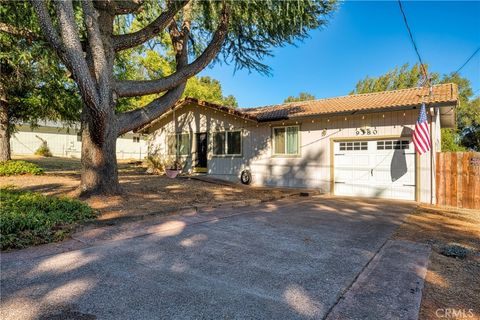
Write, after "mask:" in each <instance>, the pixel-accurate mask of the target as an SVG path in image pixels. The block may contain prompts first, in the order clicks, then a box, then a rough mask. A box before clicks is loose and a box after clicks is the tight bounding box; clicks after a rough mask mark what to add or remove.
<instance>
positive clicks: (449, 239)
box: [395, 207, 480, 320]
mask: <svg viewBox="0 0 480 320" xmlns="http://www.w3.org/2000/svg"><path fill="white" fill-rule="evenodd" d="M395 237H396V238H397V239H404V240H409V241H415V242H421V243H426V244H429V245H430V246H431V247H432V254H431V255H430V262H429V266H428V271H427V275H426V279H425V288H424V290H423V297H422V305H421V310H420V319H425V320H427V319H437V318H438V317H437V315H436V311H437V310H438V309H446V308H450V309H456V310H465V312H468V311H469V309H473V312H474V317H468V319H480V304H479V301H480V211H478V210H455V209H437V208H431V207H420V208H419V209H418V210H417V211H416V212H414V213H413V214H411V215H410V216H409V217H408V218H407V220H406V222H405V223H404V224H403V225H402V226H401V227H400V228H399V229H398V230H397V232H396V234H395ZM452 245H457V246H461V247H464V248H465V249H466V253H467V254H466V256H464V257H461V258H458V257H457V258H455V257H451V256H446V255H445V253H446V252H447V253H448V252H449V251H448V250H447V249H448V248H451V247H452ZM449 319H465V318H463V317H462V316H460V317H458V318H456V317H449Z"/></svg>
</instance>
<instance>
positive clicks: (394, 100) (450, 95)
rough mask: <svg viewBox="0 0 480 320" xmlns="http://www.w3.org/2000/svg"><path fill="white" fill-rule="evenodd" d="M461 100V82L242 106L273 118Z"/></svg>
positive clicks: (253, 113) (260, 116) (251, 112)
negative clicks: (253, 106)
mask: <svg viewBox="0 0 480 320" xmlns="http://www.w3.org/2000/svg"><path fill="white" fill-rule="evenodd" d="M457 100H458V88H457V85H456V84H453V83H446V84H439V85H435V86H433V87H432V95H431V96H430V95H429V89H428V88H410V89H401V90H392V91H382V92H375V93H365V94H354V95H348V96H342V97H336V98H327V99H320V100H311V101H301V102H290V103H285V104H279V105H272V106H265V107H257V108H246V109H240V110H241V111H242V112H243V113H245V114H248V115H251V116H255V117H256V119H257V120H258V121H273V120H282V119H290V118H297V117H305V116H313V115H321V114H332V113H333V114H334V113H353V112H356V111H369V110H375V109H388V108H402V107H414V106H420V105H421V104H422V102H425V103H427V104H443V103H451V104H456V103H457Z"/></svg>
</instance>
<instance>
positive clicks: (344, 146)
mask: <svg viewBox="0 0 480 320" xmlns="http://www.w3.org/2000/svg"><path fill="white" fill-rule="evenodd" d="M352 150H368V141H352V142H340V151H352Z"/></svg>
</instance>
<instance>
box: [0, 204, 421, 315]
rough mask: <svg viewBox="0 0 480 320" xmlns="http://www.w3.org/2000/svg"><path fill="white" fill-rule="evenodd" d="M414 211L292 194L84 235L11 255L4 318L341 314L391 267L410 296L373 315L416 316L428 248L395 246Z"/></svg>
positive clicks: (6, 264)
mask: <svg viewBox="0 0 480 320" xmlns="http://www.w3.org/2000/svg"><path fill="white" fill-rule="evenodd" d="M304 199H307V200H304ZM412 208H413V204H407V203H394V202H385V201H366V200H358V199H338V198H328V197H311V198H289V199H284V200H281V201H277V202H274V203H265V204H260V205H258V206H254V207H249V208H242V209H238V208H237V209H222V210H213V211H211V212H204V213H201V214H193V212H192V213H189V212H185V213H184V214H183V215H178V216H171V217H154V218H152V219H147V220H144V221H138V222H134V223H126V224H122V225H117V226H112V227H104V228H101V229H95V230H87V231H85V232H82V233H79V234H77V235H75V239H76V240H71V241H68V242H65V243H62V244H57V245H50V246H44V247H41V248H35V249H29V250H24V251H19V252H14V253H8V254H3V255H2V266H1V267H2V273H1V280H2V283H1V293H2V295H1V304H0V318H2V319H213V318H226V319H230V318H232V319H247V318H248V319H252V318H262V319H264V318H270V319H313V318H315V319H322V318H325V317H327V316H329V317H332V318H334V317H335V315H336V314H337V312H338V310H341V309H340V308H342V307H343V305H342V301H344V300H345V301H347V299H353V300H352V301H360V300H359V299H360V298H359V296H358V292H360V293H361V292H362V286H365V283H368V282H372V281H375V279H380V280H382V281H384V280H385V279H388V277H385V275H388V274H390V275H391V278H392V279H395V282H394V283H403V286H402V287H401V288H398V290H397V291H398V294H399V295H400V296H401V297H404V298H402V299H400V298H399V299H398V300H396V301H399V302H400V305H399V303H395V301H389V300H388V299H386V300H385V301H384V302H385V303H386V305H385V308H383V309H381V308H380V309H376V312H384V313H383V314H391V315H392V314H396V313H395V310H396V308H398V307H402V308H410V309H411V310H413V311H412V312H411V313H409V314H411V315H413V316H414V317H415V315H416V311H415V308H417V312H418V305H419V297H421V287H422V284H423V280H422V272H421V270H422V268H423V267H424V261H425V256H427V257H428V250H425V248H423V250H421V249H419V248H416V247H415V244H409V243H406V244H405V245H406V247H408V246H410V245H412V246H413V247H414V248H413V249H412V248H411V249H410V251H408V250H407V251H408V252H404V253H401V252H403V250H404V249H402V248H403V247H402V246H403V245H404V244H402V243H399V242H395V243H393V244H390V243H389V242H387V240H388V238H389V237H390V235H391V234H392V232H393V231H394V230H395V229H396V228H397V227H398V225H399V224H400V223H401V221H402V219H403V217H404V216H405V214H407V213H408V212H410V211H411V210H412ZM379 252H380V254H378V253H379ZM395 252H396V253H395ZM399 252H400V253H399ZM390 253H391V255H392V256H394V257H396V258H393V259H399V260H397V261H398V266H401V265H402V263H403V264H404V265H408V266H409V268H407V269H402V268H400V269H402V270H400V272H399V271H398V266H397V269H392V268H393V267H394V266H395V264H392V263H389V262H388V261H392V257H390V258H389V259H382V258H381V257H384V256H385V257H386V258H388V257H389V254H390ZM422 257H423V258H422ZM402 259H403V260H402ZM387 260H388V261H387ZM371 270H376V271H371ZM418 270H420V271H419V272H417V271H418ZM375 274H378V276H376V275H375ZM367 275H370V276H367ZM365 279H367V280H365ZM362 283H363V284H362ZM370 285H371V286H373V287H375V285H374V284H372V283H370ZM359 287H360V289H358V288H359ZM370 289H371V287H370ZM355 290H356V291H355ZM371 290H385V289H382V286H380V285H379V286H377V289H371ZM412 290H413V292H412ZM355 292H356V293H355ZM377 293H378V292H377ZM407 293H408V295H407ZM400 296H399V297H400ZM356 297H357V298H356ZM361 299H364V300H362V301H368V299H367V300H365V297H363V298H361ZM381 310H384V311H381ZM385 312H386V313H385ZM349 314H350V313H349ZM337 318H338V317H337ZM350 318H356V317H355V314H354V313H353V314H352V316H351V317H350ZM375 318H382V314H380V315H379V314H376V316H375Z"/></svg>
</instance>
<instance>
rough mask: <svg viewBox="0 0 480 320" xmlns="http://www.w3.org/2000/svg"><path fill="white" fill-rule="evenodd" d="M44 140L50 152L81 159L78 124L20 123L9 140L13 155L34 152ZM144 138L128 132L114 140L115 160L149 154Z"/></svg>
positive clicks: (52, 122)
mask: <svg viewBox="0 0 480 320" xmlns="http://www.w3.org/2000/svg"><path fill="white" fill-rule="evenodd" d="M43 141H46V142H47V146H48V148H49V149H50V151H51V152H52V155H54V156H59V157H73V158H80V155H81V150H82V137H81V132H80V123H65V122H58V121H51V120H47V121H41V122H40V123H39V124H38V126H35V127H31V126H30V125H29V124H21V125H18V126H17V128H16V132H15V133H14V134H13V135H12V137H11V139H10V147H11V151H12V155H14V156H28V155H33V154H34V153H35V151H36V150H37V149H38V148H39V147H40V145H41V144H42V143H43ZM147 148H148V146H147V141H146V137H145V136H142V135H141V134H139V133H133V132H127V133H126V134H124V135H122V136H120V137H119V138H118V139H117V159H138V160H142V159H143V158H145V156H146V155H147V153H148V150H147Z"/></svg>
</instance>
